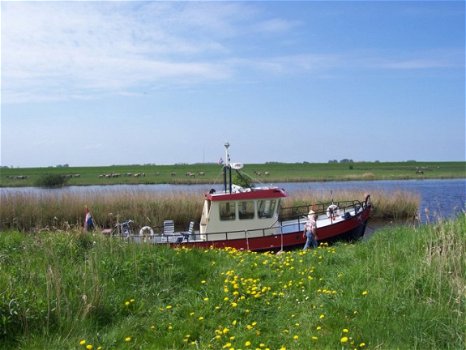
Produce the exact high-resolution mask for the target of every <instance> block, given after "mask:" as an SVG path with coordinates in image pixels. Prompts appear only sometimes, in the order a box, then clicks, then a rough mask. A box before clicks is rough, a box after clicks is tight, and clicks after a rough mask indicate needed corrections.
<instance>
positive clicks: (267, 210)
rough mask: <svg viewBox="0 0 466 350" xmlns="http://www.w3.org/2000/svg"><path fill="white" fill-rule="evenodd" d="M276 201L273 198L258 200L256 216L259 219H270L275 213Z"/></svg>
mask: <svg viewBox="0 0 466 350" xmlns="http://www.w3.org/2000/svg"><path fill="white" fill-rule="evenodd" d="M276 205H277V201H276V200H275V199H273V200H260V201H258V202H257V216H258V217H259V218H261V219H270V218H271V217H272V216H273V214H274V213H275V207H276Z"/></svg>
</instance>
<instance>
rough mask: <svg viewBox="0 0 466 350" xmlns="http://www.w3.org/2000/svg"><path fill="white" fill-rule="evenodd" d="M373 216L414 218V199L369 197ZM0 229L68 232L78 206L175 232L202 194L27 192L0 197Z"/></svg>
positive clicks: (112, 219)
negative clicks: (167, 224) (170, 224)
mask: <svg viewBox="0 0 466 350" xmlns="http://www.w3.org/2000/svg"><path fill="white" fill-rule="evenodd" d="M371 197H372V202H373V204H374V209H375V210H374V217H375V218H381V219H387V218H388V219H407V218H413V217H415V216H416V215H417V212H418V208H419V200H420V199H419V196H418V195H416V194H412V193H409V192H401V191H398V192H391V193H389V192H383V191H377V192H374V193H372V196H371ZM364 198H365V195H364V193H363V192H362V191H341V192H338V193H335V195H334V200H336V201H341V200H354V199H359V200H363V199H364ZM330 200H331V198H328V194H326V193H324V192H311V191H302V192H300V193H296V194H294V195H293V196H292V197H288V198H287V199H286V200H285V202H284V203H283V206H284V207H289V206H297V205H310V204H312V203H318V202H326V203H327V202H329V201H330ZM1 201H2V205H1V206H0V218H1V222H0V231H1V230H6V229H17V230H20V231H36V232H37V231H41V230H64V231H67V230H70V229H72V228H79V227H82V226H83V221H84V208H85V206H88V207H89V208H90V210H91V212H92V214H93V217H94V220H95V222H96V224H97V225H98V226H99V227H113V226H114V225H115V223H116V222H117V221H120V222H121V221H124V220H127V219H132V220H134V221H135V222H136V223H137V225H139V226H140V227H142V226H145V225H150V226H152V227H154V228H156V227H159V226H162V224H163V220H165V219H172V220H174V221H175V224H176V225H177V226H178V227H179V228H180V229H186V227H184V225H186V224H187V223H188V222H189V221H191V220H194V221H196V222H199V220H200V215H201V211H202V205H203V194H202V193H182V192H170V193H159V194H154V193H142V192H135V191H121V192H109V193H106V194H101V193H100V192H99V193H97V192H94V191H83V192H80V193H79V194H70V193H63V194H55V193H54V192H53V191H51V192H50V193H48V194H42V195H41V196H37V195H35V194H33V193H16V194H2V198H1Z"/></svg>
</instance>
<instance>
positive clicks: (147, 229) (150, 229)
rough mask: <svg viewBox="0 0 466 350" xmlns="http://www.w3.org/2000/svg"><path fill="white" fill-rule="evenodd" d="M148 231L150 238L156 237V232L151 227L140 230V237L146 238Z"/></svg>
mask: <svg viewBox="0 0 466 350" xmlns="http://www.w3.org/2000/svg"><path fill="white" fill-rule="evenodd" d="M146 231H149V236H153V235H154V230H153V229H152V227H150V226H144V227H142V228H141V229H140V230H139V236H144V233H145V232H146Z"/></svg>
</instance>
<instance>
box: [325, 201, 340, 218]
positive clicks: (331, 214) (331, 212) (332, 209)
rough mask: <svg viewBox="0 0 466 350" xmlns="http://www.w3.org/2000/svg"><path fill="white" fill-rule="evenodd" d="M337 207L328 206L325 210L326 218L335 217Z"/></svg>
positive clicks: (333, 205) (334, 205)
mask: <svg viewBox="0 0 466 350" xmlns="http://www.w3.org/2000/svg"><path fill="white" fill-rule="evenodd" d="M338 209H339V208H338V206H337V205H336V204H331V205H329V206H328V208H327V217H329V218H330V217H334V216H335V215H337V211H338Z"/></svg>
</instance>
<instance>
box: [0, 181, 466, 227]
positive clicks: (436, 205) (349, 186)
mask: <svg viewBox="0 0 466 350" xmlns="http://www.w3.org/2000/svg"><path fill="white" fill-rule="evenodd" d="M267 185H269V186H270V185H273V186H278V187H281V188H284V189H285V190H286V191H287V192H288V194H289V195H290V196H293V193H297V192H300V191H303V190H304V191H316V192H321V193H326V192H327V193H328V197H329V198H332V193H335V194H336V193H338V191H344V190H358V191H364V192H368V193H371V191H384V192H393V191H406V192H411V193H414V194H417V195H419V197H420V199H421V202H420V208H419V211H420V218H421V222H427V221H430V220H436V219H439V218H452V217H455V216H457V215H458V213H460V212H465V211H466V178H465V179H451V180H380V181H332V182H287V183H274V184H265V185H264V186H267ZM211 188H215V189H216V190H220V189H222V185H213V186H212V185H208V184H203V185H166V184H164V185H111V186H68V187H63V188H59V189H43V188H37V187H19V188H18V187H15V188H12V187H4V188H0V198H1V196H3V195H4V194H14V193H28V194H35V195H37V196H43V195H57V196H60V195H65V194H67V195H69V194H79V193H99V192H102V193H108V192H109V191H112V192H113V191H115V192H119V191H130V192H154V193H157V192H158V193H161V192H194V193H199V194H202V193H205V192H207V191H209V190H210V189H211ZM426 209H427V210H428V211H429V218H427V217H426Z"/></svg>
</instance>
